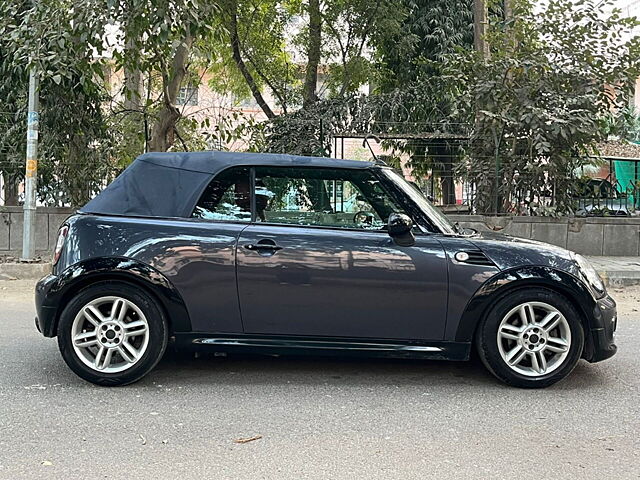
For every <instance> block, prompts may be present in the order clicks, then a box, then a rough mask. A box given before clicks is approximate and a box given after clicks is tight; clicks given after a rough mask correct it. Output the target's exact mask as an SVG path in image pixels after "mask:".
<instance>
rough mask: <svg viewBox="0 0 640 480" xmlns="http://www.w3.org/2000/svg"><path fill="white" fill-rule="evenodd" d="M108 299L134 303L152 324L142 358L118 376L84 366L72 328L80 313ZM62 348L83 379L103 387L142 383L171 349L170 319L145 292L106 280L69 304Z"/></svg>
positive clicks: (60, 331) (62, 321) (64, 316)
mask: <svg viewBox="0 0 640 480" xmlns="http://www.w3.org/2000/svg"><path fill="white" fill-rule="evenodd" d="M105 296H115V297H122V298H124V299H126V300H129V301H130V302H132V303H134V304H135V305H136V306H137V307H138V308H139V309H140V310H141V311H142V313H143V314H144V316H145V317H146V320H147V323H148V329H149V334H148V338H149V340H148V345H147V347H146V350H145V351H144V353H143V354H142V356H141V357H140V359H139V360H138V361H137V362H136V363H135V364H133V365H132V366H131V367H129V368H128V369H127V370H124V371H122V372H117V373H107V372H99V371H96V370H94V369H92V368H90V367H88V366H87V365H85V363H83V361H82V360H81V359H80V358H79V357H78V354H77V353H76V351H75V349H74V347H73V344H72V339H71V336H72V325H73V322H74V319H75V317H76V315H77V314H78V312H79V311H80V310H81V309H82V308H83V307H84V306H85V305H87V304H88V303H89V302H91V301H92V300H95V299H98V298H100V297H105ZM57 335H58V347H59V349H60V353H61V354H62V358H63V359H64V361H65V362H66V364H67V365H68V366H69V368H71V370H73V371H74V373H76V374H77V375H78V376H79V377H81V378H83V379H84V380H86V381H88V382H91V383H94V384H96V385H102V386H118V385H127V384H130V383H133V382H136V381H138V380H140V379H141V378H142V377H144V376H145V375H146V374H147V373H149V372H150V371H151V370H152V369H153V368H154V367H155V366H156V364H157V363H158V362H159V361H160V359H161V358H162V355H163V354H164V351H165V349H166V347H167V341H168V326H167V319H166V318H165V315H164V313H163V311H162V309H161V308H160V307H159V306H158V305H157V303H156V301H155V300H154V299H153V298H152V297H151V296H150V295H149V294H148V293H146V292H145V291H144V290H142V289H140V288H138V287H136V286H134V285H131V284H128V283H123V282H116V281H105V282H100V283H96V284H93V285H90V286H88V287H86V288H84V289H83V290H81V291H80V292H79V293H78V294H77V295H76V296H75V297H73V299H72V300H71V301H70V302H69V303H68V305H67V306H66V307H65V309H64V310H63V312H62V315H61V316H60V321H59V322H58V332H57Z"/></svg>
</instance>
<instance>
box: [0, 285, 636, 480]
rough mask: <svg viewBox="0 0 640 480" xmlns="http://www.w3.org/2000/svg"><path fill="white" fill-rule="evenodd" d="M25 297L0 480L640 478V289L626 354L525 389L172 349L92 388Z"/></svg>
mask: <svg viewBox="0 0 640 480" xmlns="http://www.w3.org/2000/svg"><path fill="white" fill-rule="evenodd" d="M31 287H32V285H31V284H30V283H29V282H22V281H17V282H9V281H5V282H1V281H0V478H1V479H11V480H13V479H37V478H46V479H58V478H60V479H65V480H69V479H75V478H92V479H98V478H110V479H111V478H112V479H120V478H122V479H124V478H153V479H156V480H157V479H165V478H169V479H173V478H185V479H188V478H200V479H202V478H207V479H227V478H229V479H302V478H317V479H328V478H331V479H341V478H348V479H350V480H356V479H361V478H362V479H372V478H392V479H395V478H402V479H413V478H415V479H424V478H441V479H442V478H445V479H446V478H498V479H503V478H521V479H522V478H535V479H541V478H553V479H562V478H581V479H582V478H598V479H626V478H640V439H639V437H640V372H639V370H640V356H639V353H638V352H640V333H639V331H638V330H639V329H640V312H638V310H640V288H634V289H631V288H629V289H626V290H624V291H617V292H614V296H616V297H617V299H618V301H619V303H620V311H621V316H620V323H619V325H620V326H619V331H618V343H619V347H620V349H619V352H618V355H616V356H615V357H614V358H612V359H611V360H609V361H606V362H603V363H600V364H594V365H591V364H588V363H586V362H584V361H581V362H580V364H579V365H578V367H577V368H576V370H575V371H574V372H573V374H572V375H571V377H570V378H568V379H567V380H565V381H564V382H561V383H560V384H558V385H556V386H554V387H552V388H550V389H547V390H539V391H525V390H517V389H513V388H508V387H505V386H503V385H501V384H499V383H498V382H497V381H495V380H494V379H493V378H492V377H490V376H489V375H488V374H487V373H486V372H485V371H484V369H483V368H482V366H481V365H480V364H479V363H453V362H424V361H382V360H337V359H329V360H327V359H319V358H306V359H300V358H263V357H247V356H233V357H227V358H218V357H216V358H214V357H212V356H211V357H209V356H206V357H201V358H197V359H195V358H193V357H192V356H181V355H176V354H175V353H169V354H168V355H167V356H166V357H165V359H164V360H163V361H162V362H161V364H160V365H159V366H158V367H157V369H156V370H155V371H154V372H152V373H151V374H150V375H149V376H148V377H146V378H145V379H144V380H142V381H141V382H139V383H137V384H135V385H131V386H128V387H122V388H111V389H109V388H100V387H95V386H92V385H90V384H88V383H85V382H83V381H82V380H80V379H79V378H77V377H75V376H74V374H73V373H71V371H70V370H68V369H67V367H66V365H65V364H64V363H63V361H62V359H61V357H60V355H59V354H58V351H57V345H56V342H55V341H54V340H51V339H45V338H43V337H41V336H40V335H39V334H38V333H37V332H36V330H35V328H34V326H33V316H34V309H33V306H32V303H33V300H32V296H31ZM254 436H261V438H259V439H257V440H254V441H251V442H248V443H243V444H239V443H234V440H238V439H243V438H244V439H246V438H251V437H254Z"/></svg>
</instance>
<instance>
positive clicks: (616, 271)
mask: <svg viewBox="0 0 640 480" xmlns="http://www.w3.org/2000/svg"><path fill="white" fill-rule="evenodd" d="M587 258H588V259H589V261H590V262H591V263H592V264H593V266H594V267H595V268H596V270H597V271H598V273H600V276H601V277H602V280H603V281H604V282H605V284H606V285H607V286H609V285H611V286H614V287H622V286H627V285H638V284H640V257H587ZM50 271H51V264H50V263H48V262H47V263H0V281H2V280H16V279H34V280H35V279H38V278H40V277H43V276H44V275H46V274H47V273H49V272H50Z"/></svg>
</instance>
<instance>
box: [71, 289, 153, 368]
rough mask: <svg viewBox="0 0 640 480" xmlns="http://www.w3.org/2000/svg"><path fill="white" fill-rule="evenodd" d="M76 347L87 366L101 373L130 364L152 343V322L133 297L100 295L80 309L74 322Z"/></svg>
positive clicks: (72, 336)
mask: <svg viewBox="0 0 640 480" xmlns="http://www.w3.org/2000/svg"><path fill="white" fill-rule="evenodd" d="M71 343H72V344H73V349H74V351H75V352H76V354H77V355H78V357H79V358H80V360H81V361H82V363H84V364H85V365H86V366H88V367H89V368H91V369H93V370H95V371H98V372H101V373H118V372H122V371H124V370H127V369H129V368H131V367H132V366H133V365H135V364H136V363H137V362H138V361H139V360H140V359H141V358H142V356H143V355H144V352H145V351H146V350H147V346H148V345H149V323H148V322H147V318H146V317H145V316H144V313H142V311H141V310H140V309H139V308H138V306H137V305H136V304H134V303H133V302H132V301H130V300H127V299H126V298H122V297H100V298H96V299H95V300H92V301H91V302H89V303H87V304H86V305H85V306H84V307H82V308H81V309H80V311H79V312H78V314H77V315H76V317H75V319H74V320H73V325H72V326H71Z"/></svg>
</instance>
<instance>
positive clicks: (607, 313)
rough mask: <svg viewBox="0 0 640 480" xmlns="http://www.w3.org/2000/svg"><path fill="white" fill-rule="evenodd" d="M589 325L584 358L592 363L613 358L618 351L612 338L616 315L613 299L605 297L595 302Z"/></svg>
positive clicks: (613, 337)
mask: <svg viewBox="0 0 640 480" xmlns="http://www.w3.org/2000/svg"><path fill="white" fill-rule="evenodd" d="M589 325H590V330H589V332H588V336H587V345H586V349H585V355H584V357H585V358H586V359H587V360H588V361H589V362H592V363H593V362H600V361H602V360H606V359H607V358H610V357H612V356H614V355H615V354H616V352H617V351H618V347H617V346H616V344H615V336H614V333H615V331H616V328H617V326H618V314H617V311H616V302H615V300H614V299H613V298H611V297H610V296H609V295H607V296H605V297H603V298H601V299H600V300H598V301H597V302H596V304H595V306H594V307H593V315H592V317H591V319H590V322H589Z"/></svg>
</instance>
